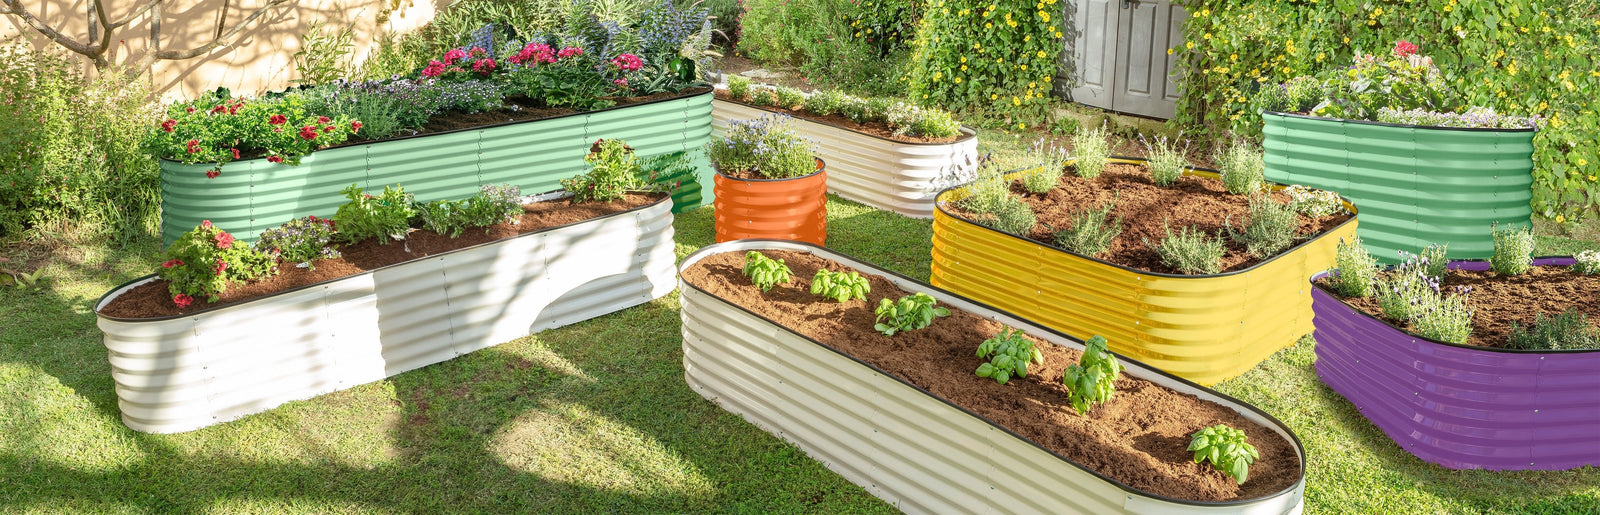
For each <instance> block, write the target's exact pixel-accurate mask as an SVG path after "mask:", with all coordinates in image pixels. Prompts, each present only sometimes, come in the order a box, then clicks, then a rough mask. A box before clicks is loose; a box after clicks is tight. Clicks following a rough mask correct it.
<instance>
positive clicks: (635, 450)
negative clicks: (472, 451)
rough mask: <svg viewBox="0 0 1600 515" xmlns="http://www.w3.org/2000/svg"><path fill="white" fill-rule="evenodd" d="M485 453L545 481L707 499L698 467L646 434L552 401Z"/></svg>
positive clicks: (504, 430)
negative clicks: (489, 452)
mask: <svg viewBox="0 0 1600 515" xmlns="http://www.w3.org/2000/svg"><path fill="white" fill-rule="evenodd" d="M489 450H490V451H491V452H493V453H494V454H495V455H496V456H498V457H499V458H500V459H501V461H503V462H504V463H505V464H506V466H508V467H510V468H512V469H514V470H518V471H521V472H526V473H530V474H534V475H537V476H539V477H542V478H544V479H546V480H549V481H556V482H562V483H572V484H577V485H583V486H586V487H590V488H595V489H602V490H615V491H632V492H638V493H648V494H675V495H684V496H690V497H706V496H709V495H710V494H711V493H712V492H713V491H714V490H715V489H716V488H715V486H714V485H713V484H712V482H711V481H710V480H708V479H707V478H706V477H705V475H704V474H702V473H701V472H700V471H699V469H698V467H695V466H694V464H693V463H690V462H689V461H687V460H685V459H683V458H682V457H680V456H678V455H677V454H676V453H674V452H672V451H671V450H669V449H666V448H664V447H663V446H662V445H661V444H660V443H658V442H656V441H655V440H654V439H653V438H651V437H650V436H649V435H646V434H643V433H641V432H640V431H639V430H637V429H634V428H632V427H629V426H627V425H624V424H620V423H618V422H617V421H615V420H612V419H610V418H608V417H605V416H603V415H599V414H597V413H595V412H593V411H592V410H590V409H589V408H587V407H585V406H583V405H580V404H574V403H567V402H559V401H552V402H549V403H547V404H546V405H544V406H542V407H541V408H540V409H537V410H533V411H529V412H527V413H524V414H523V415H521V416H519V417H517V418H516V419H514V420H512V421H511V422H509V423H507V424H505V425H503V426H501V428H500V430H499V432H498V433H497V434H496V435H495V436H494V437H493V438H492V439H491V440H490V442H489Z"/></svg>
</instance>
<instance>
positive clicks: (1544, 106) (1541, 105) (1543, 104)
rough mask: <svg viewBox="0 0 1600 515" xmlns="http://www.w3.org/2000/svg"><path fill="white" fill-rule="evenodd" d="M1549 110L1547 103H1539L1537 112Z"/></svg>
mask: <svg viewBox="0 0 1600 515" xmlns="http://www.w3.org/2000/svg"><path fill="white" fill-rule="evenodd" d="M1549 108H1550V103H1549V102H1542V101H1541V102H1539V110H1540V111H1543V110H1545V109H1549Z"/></svg>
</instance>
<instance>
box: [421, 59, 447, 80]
mask: <svg viewBox="0 0 1600 515" xmlns="http://www.w3.org/2000/svg"><path fill="white" fill-rule="evenodd" d="M442 74H444V63H441V62H439V61H428V66H427V67H426V68H423V69H422V76H423V77H438V76H440V75H442Z"/></svg>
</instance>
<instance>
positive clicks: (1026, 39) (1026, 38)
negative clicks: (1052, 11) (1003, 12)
mask: <svg viewBox="0 0 1600 515" xmlns="http://www.w3.org/2000/svg"><path fill="white" fill-rule="evenodd" d="M1030 39H1033V34H1023V35H1022V40H1023V41H1028V40H1030Z"/></svg>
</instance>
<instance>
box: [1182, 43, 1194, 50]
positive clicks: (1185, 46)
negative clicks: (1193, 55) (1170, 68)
mask: <svg viewBox="0 0 1600 515" xmlns="http://www.w3.org/2000/svg"><path fill="white" fill-rule="evenodd" d="M1183 49H1184V50H1194V42H1193V41H1186V42H1184V43H1183Z"/></svg>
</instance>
